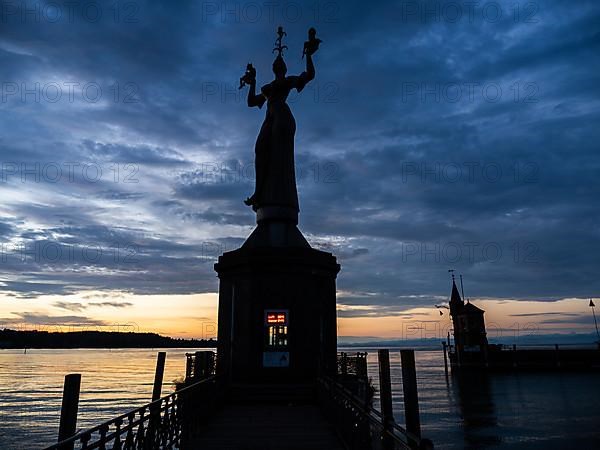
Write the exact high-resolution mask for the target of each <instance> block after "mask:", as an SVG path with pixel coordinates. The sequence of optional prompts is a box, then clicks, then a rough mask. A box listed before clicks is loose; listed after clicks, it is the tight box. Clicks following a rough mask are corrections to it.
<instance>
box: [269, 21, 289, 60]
mask: <svg viewBox="0 0 600 450" xmlns="http://www.w3.org/2000/svg"><path fill="white" fill-rule="evenodd" d="M284 36H287V33H286V32H285V31H283V27H279V28H277V39H276V40H275V48H273V53H275V52H279V53H278V55H279V56H283V51H284V50H287V49H288V47H287V45H283V44H282V42H281V40H282V39H283V37H284Z"/></svg>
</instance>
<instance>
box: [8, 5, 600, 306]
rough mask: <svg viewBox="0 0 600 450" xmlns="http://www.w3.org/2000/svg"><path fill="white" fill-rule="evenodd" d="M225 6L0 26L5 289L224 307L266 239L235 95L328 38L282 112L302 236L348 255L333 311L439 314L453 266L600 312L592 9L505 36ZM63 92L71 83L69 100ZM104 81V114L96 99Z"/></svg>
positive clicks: (370, 10)
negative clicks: (277, 56)
mask: <svg viewBox="0 0 600 450" xmlns="http://www.w3.org/2000/svg"><path fill="white" fill-rule="evenodd" d="M67 3H68V2H59V4H60V5H61V6H64V11H65V12H66V11H67V8H68V6H67ZM209 3H210V5H209V6H210V7H211V8H212V7H213V6H214V7H215V8H216V9H215V10H214V11H213V10H212V9H211V10H207V9H206V8H207V5H208V4H207V3H206V2H192V1H180V2H177V5H171V4H168V3H164V2H162V3H161V2H134V3H133V6H134V7H135V8H134V9H131V10H129V9H127V10H123V11H121V13H122V14H121V15H120V16H119V17H118V18H115V16H114V14H113V10H111V9H110V7H109V6H110V5H108V4H106V5H105V4H104V2H100V3H99V5H101V6H105V8H103V10H104V13H105V14H104V15H103V17H102V18H101V19H100V20H98V21H97V22H92V21H90V20H86V19H85V17H83V16H82V12H81V10H76V12H75V15H74V18H73V20H72V21H70V20H69V19H68V17H67V16H66V15H65V16H64V17H63V18H62V19H61V20H59V21H58V22H56V23H51V22H50V21H48V20H45V18H44V17H42V18H41V20H39V21H34V20H31V18H30V19H28V20H22V19H21V17H20V16H18V15H11V16H10V17H7V18H6V19H7V20H6V21H4V22H3V23H2V28H0V62H1V63H0V79H1V80H2V82H3V83H4V84H2V86H1V88H2V89H3V91H2V92H0V94H2V95H4V97H2V98H1V99H0V100H1V101H0V115H1V120H0V161H1V162H2V163H3V165H2V174H1V175H2V177H1V178H0V187H1V188H2V189H3V194H4V195H3V203H2V207H1V208H2V213H3V219H2V222H1V223H0V240H1V242H2V243H3V244H5V247H3V258H2V259H1V265H2V269H3V281H2V284H3V289H4V290H5V291H7V292H12V293H14V295H16V296H17V297H21V298H35V297H36V296H40V295H44V294H50V293H51V294H59V295H63V294H65V295H66V294H81V293H82V292H85V291H95V292H96V291H119V290H122V291H124V292H133V293H163V294H169V293H192V292H214V291H215V290H216V289H217V282H216V278H215V275H214V272H213V269H212V262H214V260H215V258H216V257H217V256H218V254H219V253H220V252H221V251H224V250H231V249H233V248H236V247H237V246H239V245H240V244H241V242H242V241H243V239H244V238H245V237H246V236H248V234H249V233H250V231H251V227H252V226H253V225H254V217H253V215H252V213H251V212H250V211H249V210H248V209H247V208H246V207H245V206H244V205H243V204H242V200H243V199H244V198H246V197H247V196H248V195H249V194H250V193H251V191H252V188H253V176H252V161H253V151H254V150H253V147H254V141H255V138H256V134H257V132H258V128H259V126H260V122H261V120H262V117H263V115H264V111H257V110H249V109H248V108H246V107H245V100H244V98H243V95H244V92H242V91H238V90H237V86H236V84H237V79H238V77H239V75H240V74H241V71H242V70H243V68H244V65H245V64H246V62H247V61H248V59H252V61H253V63H254V64H255V65H256V67H257V69H258V79H259V83H263V82H267V81H268V80H269V76H270V73H269V72H270V64H271V59H272V54H271V53H270V49H271V47H270V46H271V44H272V40H273V39H272V37H273V34H274V30H275V28H276V26H277V25H279V24H280V23H282V24H284V25H285V26H286V28H287V31H288V33H289V42H288V44H289V46H290V49H291V50H290V52H289V53H288V56H287V59H288V65H289V69H290V73H296V72H299V71H300V70H302V60H301V58H300V53H299V51H297V50H299V49H300V48H301V43H302V41H303V40H304V39H305V35H306V29H307V28H308V27H309V26H311V25H315V26H316V27H317V29H318V31H319V34H320V35H321V36H322V37H323V39H324V41H325V43H324V45H323V47H322V50H320V51H319V53H318V54H317V55H316V57H315V60H316V65H317V78H316V80H315V81H314V82H313V83H312V84H311V85H309V86H308V87H307V88H306V89H305V90H304V92H303V93H302V94H301V95H292V96H291V97H290V103H291V106H292V109H293V110H294V114H295V116H296V119H297V122H298V132H297V144H296V148H297V158H296V162H297V171H298V180H299V182H298V185H299V193H300V208H301V215H300V227H301V228H302V230H303V231H304V233H305V234H306V235H307V237H308V239H309V241H310V242H311V243H312V244H313V245H314V246H315V247H317V248H321V249H323V250H326V251H331V252H333V253H334V254H336V255H337V256H338V257H339V259H340V262H341V263H342V272H341V273H340V276H339V278H338V286H339V288H340V290H341V292H344V293H350V294H343V295H340V298H339V302H340V304H342V305H345V306H358V307H364V309H354V310H353V309H349V310H345V311H343V312H342V315H346V316H349V315H361V314H362V315H398V314H402V311H403V310H406V308H409V307H415V306H424V307H431V306H432V305H433V304H434V303H440V302H441V301H443V300H445V299H446V297H447V294H448V291H449V289H448V278H447V269H449V268H455V269H457V270H459V271H460V272H462V273H464V274H465V291H466V295H467V297H468V296H471V295H472V296H477V297H489V298H511V299H543V300H545V301H553V300H557V299H560V298H563V297H581V298H585V297H590V296H598V292H599V291H600V279H599V278H598V276H597V273H598V270H599V269H600V260H599V259H598V257H597V255H598V254H599V253H600V227H599V225H598V224H599V223H600V212H599V211H600V210H599V209H598V208H597V206H596V203H597V199H598V198H599V197H600V183H599V182H598V179H597V174H598V170H600V157H599V155H598V148H597V147H598V146H597V142H598V139H599V136H598V133H599V132H598V127H597V124H598V122H599V121H600V106H599V105H600V101H599V100H600V98H599V90H598V80H597V73H598V72H599V70H600V59H598V58H597V57H596V55H597V53H598V50H599V49H600V37H599V36H600V34H599V33H598V30H597V23H598V20H599V19H600V6H599V5H598V4H597V3H596V2H592V1H587V0H580V1H578V2H576V3H575V4H573V3H568V2H560V1H558V0H552V1H548V2H544V3H543V4H540V5H539V8H538V9H537V10H536V11H535V12H534V14H525V13H524V11H526V10H527V9H526V8H525V3H522V4H521V7H522V8H521V10H520V11H521V16H519V17H515V16H514V9H512V8H509V7H508V6H507V5H503V4H502V5H501V6H502V8H503V15H502V17H501V18H500V19H499V20H498V21H492V20H489V19H488V20H486V19H485V18H484V16H483V12H482V5H479V6H477V7H475V10H474V12H473V18H472V19H471V18H470V16H469V15H468V13H467V11H463V16H462V18H461V19H460V20H456V21H451V20H448V19H447V18H445V17H443V16H441V17H438V18H437V19H438V20H434V18H433V17H431V16H429V17H428V16H427V15H425V16H423V15H422V12H423V11H417V14H407V13H406V10H403V8H404V7H405V6H406V2H391V1H382V2H377V4H374V5H369V7H365V5H364V4H361V3H359V2H344V3H337V2H334V3H333V4H332V5H333V6H334V8H329V9H327V10H320V11H319V13H320V14H318V15H316V16H315V11H314V7H315V6H314V5H315V4H314V2H300V3H297V5H298V6H300V9H301V13H302V14H301V17H300V18H299V19H298V20H296V21H292V20H289V18H288V20H286V18H285V17H283V11H282V8H281V7H277V6H275V7H274V10H273V15H272V16H271V15H270V14H269V12H268V11H267V10H265V9H263V10H262V11H261V13H262V14H261V15H260V17H258V18H257V20H249V18H248V17H247V16H246V15H244V14H248V10H244V9H243V8H242V6H244V4H243V3H240V4H237V3H236V4H235V5H234V6H236V7H239V9H238V10H237V11H236V10H234V11H233V12H231V11H230V12H227V11H226V10H225V9H224V8H225V7H226V6H227V3H226V2H215V3H212V2H209ZM438 3H439V5H440V7H441V6H443V4H445V3H447V2H446V1H440V2H438ZM15 5H16V6H17V7H18V6H19V4H18V3H15ZM419 5H420V4H419ZM229 6H231V5H229ZM224 11H225V13H224V15H223V12H224ZM244 11H245V12H244ZM527 11H529V10H527ZM126 19H128V20H126ZM36 83H37V84H36ZM50 83H58V84H59V85H60V86H61V87H62V89H63V90H62V94H63V95H62V97H61V99H60V100H59V101H57V102H52V101H49V100H48V95H50V94H49V92H50V91H49V90H44V89H45V88H48V87H49V84H50ZM65 83H79V85H77V86H78V87H77V89H75V91H74V98H73V100H72V101H71V99H70V97H69V95H68V93H67V85H66V84H65ZM90 83H92V84H93V85H94V86H96V85H97V86H99V87H100V88H101V90H102V93H101V97H100V98H99V99H98V101H95V102H93V101H90V99H89V98H87V97H86V96H85V95H83V94H82V89H81V87H82V86H84V85H86V84H90ZM38 84H39V87H37V86H38ZM15 86H16V89H17V93H15V94H10V92H11V91H10V89H13V88H15ZM7 89H9V90H7ZM26 89H29V90H32V89H33V91H34V94H31V93H30V94H26V93H24V91H25V90H26ZM500 91H501V94H500ZM90 92H92V91H90ZM495 93H498V97H497V98H491V97H490V96H492V97H494V95H495ZM457 94H458V95H459V97H456V95H457ZM90 95H91V94H90ZM36 96H37V97H36ZM38 97H39V98H38ZM73 164H76V165H75V166H74V165H73ZM56 166H58V167H60V168H61V173H60V176H58V178H57V177H56V176H55V175H56V173H55V172H53V170H55V169H56ZM70 168H74V169H73V171H72V172H70ZM239 168H242V169H241V171H240V170H238V169H239ZM98 170H99V171H98ZM96 174H99V175H98V176H97V177H96ZM55 178H57V179H55ZM36 246H38V248H37V249H36ZM40 246H41V247H44V246H45V247H44V248H46V249H48V250H50V249H52V248H56V246H58V248H60V249H62V250H64V251H65V252H66V253H64V254H62V255H61V257H57V258H55V259H52V258H51V257H50V256H49V254H44V253H43V252H41V251H40V249H39V248H40ZM94 249H95V250H96V251H95V252H94ZM97 249H101V250H102V252H101V254H100V255H99V256H98V258H97V259H95V256H94V255H96V256H97V255H98V251H97ZM70 251H72V254H71V253H69V252H70ZM115 252H117V253H118V254H117V257H116V258H115ZM23 255H25V258H24V259H25V261H24V262H23V261H22V259H23V258H22V256H23ZM36 255H38V256H39V255H41V256H42V257H40V258H38V259H37V260H36V257H35V256H36ZM364 293H368V295H367V294H364ZM112 301H113V300H112V299H109V300H107V302H109V303H110V302H112ZM76 305H77V303H73V304H71V305H70V307H71V308H77V306H76ZM82 305H88V303H83V302H82ZM121 305H123V303H121ZM65 306H67V307H69V305H68V304H63V305H62V307H65ZM106 306H108V305H106ZM67 309H68V308H67Z"/></svg>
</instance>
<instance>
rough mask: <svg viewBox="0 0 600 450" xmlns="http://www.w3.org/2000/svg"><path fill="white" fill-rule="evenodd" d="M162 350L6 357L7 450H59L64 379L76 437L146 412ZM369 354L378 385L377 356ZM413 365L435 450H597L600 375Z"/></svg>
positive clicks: (173, 358)
mask: <svg viewBox="0 0 600 450" xmlns="http://www.w3.org/2000/svg"><path fill="white" fill-rule="evenodd" d="M158 350H159V349H113V350H97V349H94V350H89V349H81V350H35V349H34V350H28V351H27V354H23V352H22V351H17V350H0V449H1V450H13V449H15V450H17V449H19V450H20V449H23V450H35V449H40V448H43V447H44V446H47V445H49V444H51V443H54V442H55V440H56V436H57V431H58V419H59V412H60V402H61V394H62V386H63V381H64V375H65V374H67V373H74V372H77V373H81V374H82V383H81V401H80V406H79V421H78V427H79V428H87V427H89V426H93V425H97V424H98V423H100V422H102V421H103V420H107V419H109V418H111V417H113V416H116V415H119V414H122V413H124V412H126V411H127V410H129V409H132V408H133V407H136V406H139V405H142V404H144V403H147V402H148V401H149V399H150V397H151V393H152V381H153V378H154V369H155V364H156V353H157V351H158ZM191 351H193V349H167V350H166V352H167V363H166V369H165V377H164V385H163V394H166V393H169V392H172V390H173V383H172V381H173V380H174V379H176V378H179V377H182V376H183V374H184V369H185V356H184V355H185V353H186V352H191ZM347 351H348V352H349V353H350V352H356V351H357V349H348V350H347ZM361 351H363V349H361ZM366 351H368V352H369V357H368V361H369V372H370V374H371V376H372V377H373V380H374V382H375V384H377V352H376V350H368V349H366ZM390 357H391V365H392V383H393V391H394V410H395V414H396V419H397V421H398V423H400V424H401V425H403V424H404V414H403V410H402V408H403V405H402V384H401V383H402V379H401V370H400V354H399V352H397V351H395V350H392V351H391V354H390ZM416 361H417V376H418V383H419V401H420V407H421V423H422V428H423V435H424V436H425V437H428V438H430V439H432V440H433V441H434V443H435V446H436V448H438V449H463V448H464V449H479V448H494V449H496V448H497V449H521V448H523V449H525V448H527V449H537V448H539V449H567V448H580V449H593V448H600V387H599V386H598V381H599V376H598V374H548V375H543V374H525V373H523V374H515V375H513V374H504V375H491V376H489V377H488V378H484V377H474V378H470V379H458V378H456V377H452V376H450V377H449V378H448V379H447V378H446V376H445V375H444V363H443V356H442V353H441V351H417V352H416ZM467 386H468V388H467Z"/></svg>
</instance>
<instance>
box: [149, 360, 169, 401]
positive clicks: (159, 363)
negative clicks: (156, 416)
mask: <svg viewBox="0 0 600 450" xmlns="http://www.w3.org/2000/svg"><path fill="white" fill-rule="evenodd" d="M166 358H167V353H166V352H158V356H157V358H156V372H155V373H154V389H153V390H152V401H155V400H158V399H159V398H160V393H161V391H162V383H163V376H164V373H165V359H166Z"/></svg>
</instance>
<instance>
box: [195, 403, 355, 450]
mask: <svg viewBox="0 0 600 450" xmlns="http://www.w3.org/2000/svg"><path fill="white" fill-rule="evenodd" d="M192 449H194V450H195V449H198V450H308V449H311V450H343V447H342V445H341V444H340V441H339V440H338V438H337V435H336V433H335V429H334V428H333V426H332V425H330V424H329V423H328V422H327V420H326V419H325V417H324V416H323V414H322V413H321V411H320V410H319V408H318V407H317V406H316V405H306V404H303V405H289V406H287V405H281V404H258V405H257V404H241V405H237V404H233V405H232V404H228V405H225V406H224V408H223V409H222V410H221V411H218V412H216V414H215V416H214V418H213V419H212V420H210V421H209V422H208V423H206V424H205V425H204V426H202V429H199V430H197V433H196V436H195V438H194V439H193V441H192V442H191V445H190V450H192Z"/></svg>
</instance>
